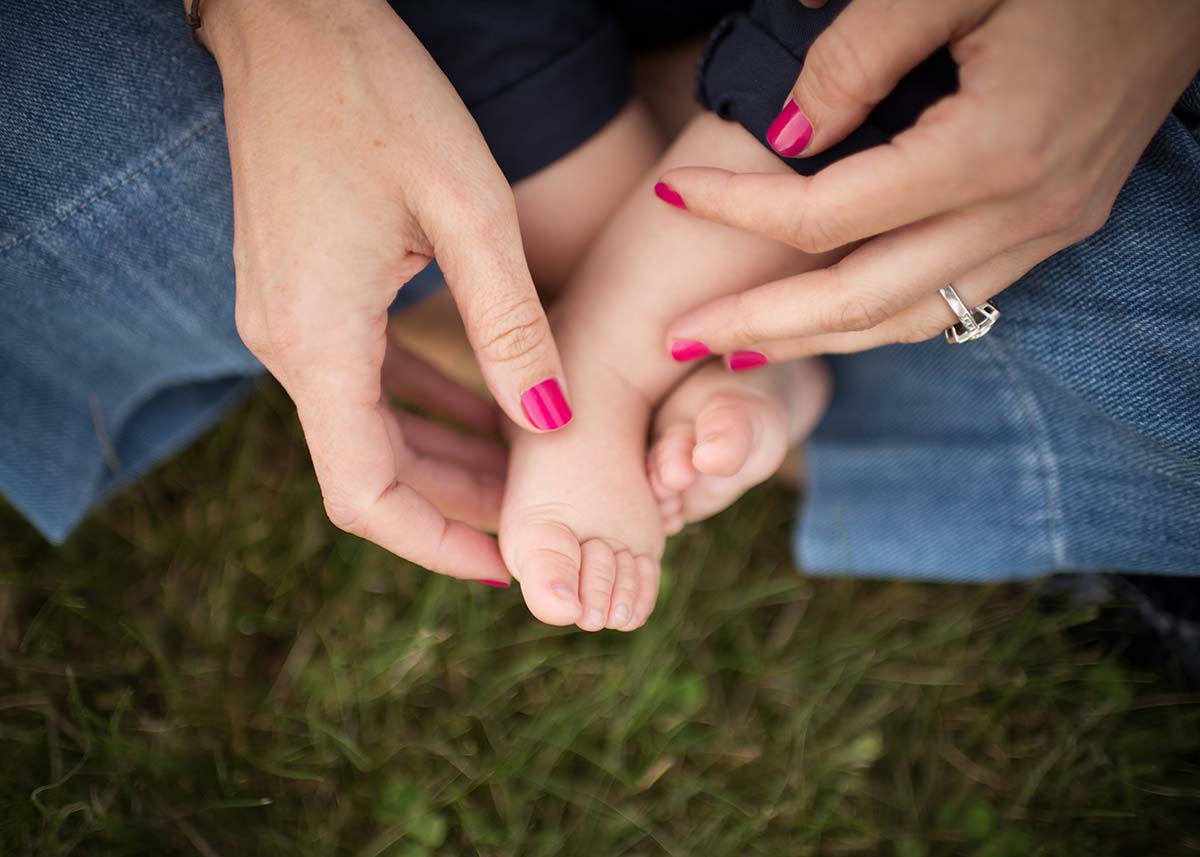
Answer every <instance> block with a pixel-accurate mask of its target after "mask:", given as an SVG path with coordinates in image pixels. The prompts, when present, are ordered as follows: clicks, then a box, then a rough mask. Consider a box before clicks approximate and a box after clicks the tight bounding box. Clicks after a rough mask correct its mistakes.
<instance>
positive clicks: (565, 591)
mask: <svg viewBox="0 0 1200 857" xmlns="http://www.w3.org/2000/svg"><path fill="white" fill-rule="evenodd" d="M550 591H551V592H553V593H554V594H555V595H557V596H558V597H559V598H561V599H563V600H564V601H577V600H578V599H577V598H576V597H575V592H574V591H573V590H572V589H571V587H569V586H567V585H566V584H565V583H556V584H554V585H553V586H551V587H550Z"/></svg>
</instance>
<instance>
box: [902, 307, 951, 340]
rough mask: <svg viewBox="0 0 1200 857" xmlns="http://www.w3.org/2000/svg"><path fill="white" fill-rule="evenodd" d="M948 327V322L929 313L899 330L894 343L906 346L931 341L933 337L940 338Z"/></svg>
mask: <svg viewBox="0 0 1200 857" xmlns="http://www.w3.org/2000/svg"><path fill="white" fill-rule="evenodd" d="M949 326H950V322H949V321H947V320H946V319H944V318H941V317H940V316H937V315H934V314H932V313H930V314H928V315H924V316H922V317H920V318H917V319H914V320H913V321H912V322H911V323H909V324H906V325H904V327H902V328H901V329H900V332H899V335H898V336H897V337H896V341H897V342H902V343H905V344H906V345H913V344H916V343H918V342H925V341H926V340H928V339H933V338H934V337H935V336H941V334H942V331H944V330H945V329H946V328H948V327H949Z"/></svg>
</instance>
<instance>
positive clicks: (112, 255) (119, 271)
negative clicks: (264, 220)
mask: <svg viewBox="0 0 1200 857" xmlns="http://www.w3.org/2000/svg"><path fill="white" fill-rule="evenodd" d="M181 9H182V7H181V6H180V4H178V3H173V2H149V0H142V2H138V0H129V2H125V3H118V2H111V3H106V4H104V8H103V10H99V9H98V8H96V6H95V4H92V3H87V2H83V0H66V2H56V3H46V4H41V3H11V4H9V3H6V4H0V34H3V40H4V44H3V49H0V93H3V97H2V98H0V295H2V296H3V300H2V301H0V330H2V331H3V333H2V334H0V492H2V493H3V494H4V495H5V496H6V497H7V498H8V499H9V500H10V501H11V502H12V503H13V504H14V505H15V506H16V507H17V508H18V509H19V510H20V511H21V512H22V513H24V514H25V516H26V517H27V518H28V519H29V520H30V521H31V522H32V523H33V524H34V525H35V526H36V527H38V529H40V530H41V531H42V533H44V534H45V535H46V537H47V538H49V539H51V540H54V541H60V540H62V539H63V538H65V537H66V536H67V534H68V533H69V532H70V531H71V530H72V529H73V528H74V526H75V525H76V524H77V523H78V522H79V521H80V519H81V518H82V517H83V516H84V515H85V514H86V512H87V511H88V509H89V508H91V507H92V506H93V505H94V504H95V503H97V502H99V501H100V500H102V499H103V498H105V497H107V496H108V495H110V494H111V493H113V492H114V491H116V490H118V489H119V488H120V487H121V486H123V485H125V484H127V483H128V482H130V481H131V480H133V479H135V478H136V477H137V476H139V475H141V474H142V473H144V472H145V471H146V470H148V469H149V468H150V467H152V466H153V465H154V464H155V463H157V462H159V461H161V460H162V459H163V458H164V457H166V456H167V455H169V454H170V453H172V452H174V451H175V450H177V449H178V448H179V447H181V446H182V445H184V444H185V443H186V442H187V441H188V440H190V439H191V438H192V437H194V436H195V435H196V434H198V433H199V432H201V431H203V430H204V429H205V428H207V427H208V426H209V425H211V424H212V422H213V421H214V420H215V419H216V418H217V417H219V416H220V415H221V414H222V413H224V412H225V411H226V410H227V409H228V407H229V406H230V405H231V404H232V403H233V402H235V401H237V400H238V398H239V397H240V396H242V395H243V394H244V393H245V392H247V391H248V389H250V387H251V386H252V385H253V384H254V383H255V381H256V379H257V378H259V377H260V375H261V372H262V368H261V366H260V365H259V364H258V362H257V361H256V360H255V359H254V357H253V356H252V355H251V354H250V353H249V352H248V351H247V350H246V349H245V348H244V347H243V345H242V343H241V341H240V340H239V339H238V336H237V332H236V330H235V328H234V321H233V305H234V300H233V297H234V290H233V280H234V278H233V260H232V255H231V250H230V248H231V247H232V242H233V209H232V201H231V197H230V175H229V162H228V153H227V150H226V140H225V127H224V124H223V122H222V116H221V87H220V80H219V78H218V75H217V70H216V66H215V65H214V64H213V62H212V60H211V58H210V57H209V56H208V54H206V53H205V52H204V51H202V50H200V49H199V48H197V47H196V46H195V45H193V44H192V42H191V39H190V38H189V37H188V32H187V27H186V25H185V24H184V21H183V18H182V11H181ZM439 281H440V274H439V273H438V272H437V270H436V269H435V268H433V266H431V267H430V269H427V271H426V272H422V275H421V276H420V277H419V278H418V280H417V281H414V282H412V283H410V284H409V285H408V286H407V287H406V288H405V289H404V290H403V291H402V292H401V300H402V301H410V302H411V301H412V300H415V299H417V298H419V297H420V296H421V294H422V293H425V292H428V290H429V288H431V287H433V286H436V284H437V283H438V282H439Z"/></svg>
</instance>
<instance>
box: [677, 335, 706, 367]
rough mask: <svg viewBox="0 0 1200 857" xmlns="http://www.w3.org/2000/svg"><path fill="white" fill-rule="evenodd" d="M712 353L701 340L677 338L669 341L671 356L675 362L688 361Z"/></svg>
mask: <svg viewBox="0 0 1200 857" xmlns="http://www.w3.org/2000/svg"><path fill="white" fill-rule="evenodd" d="M710 354H712V351H711V350H709V347H708V346H707V345H705V344H704V343H703V342H697V341H696V340H694V339H677V340H675V341H674V342H672V343H671V357H672V358H674V360H675V362H676V363H690V362H691V361H693V360H699V359H700V358H701V357H707V356H708V355H710Z"/></svg>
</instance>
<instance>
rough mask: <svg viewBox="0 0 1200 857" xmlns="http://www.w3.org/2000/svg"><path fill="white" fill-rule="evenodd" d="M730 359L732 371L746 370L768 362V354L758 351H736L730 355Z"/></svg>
mask: <svg viewBox="0 0 1200 857" xmlns="http://www.w3.org/2000/svg"><path fill="white" fill-rule="evenodd" d="M728 360H729V369H730V371H731V372H745V371H746V370H747V369H753V368H754V367H756V366H762V365H763V364H764V363H766V362H767V355H765V354H760V353H759V352H757V351H735V352H733V353H732V354H730V355H729V358H728Z"/></svg>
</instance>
